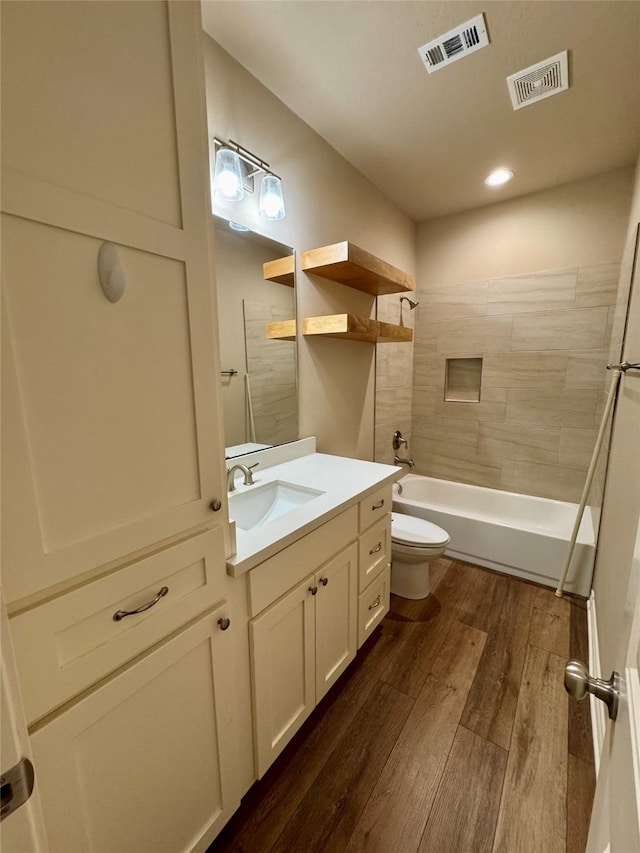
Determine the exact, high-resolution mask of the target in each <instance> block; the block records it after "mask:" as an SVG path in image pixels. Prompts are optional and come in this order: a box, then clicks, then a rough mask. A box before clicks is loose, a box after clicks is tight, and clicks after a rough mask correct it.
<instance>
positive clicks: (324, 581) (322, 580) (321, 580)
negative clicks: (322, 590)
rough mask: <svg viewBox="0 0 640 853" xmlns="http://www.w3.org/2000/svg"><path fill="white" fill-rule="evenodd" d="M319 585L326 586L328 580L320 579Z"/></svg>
mask: <svg viewBox="0 0 640 853" xmlns="http://www.w3.org/2000/svg"><path fill="white" fill-rule="evenodd" d="M320 583H321V584H322V586H326V585H327V584H328V583H329V578H320Z"/></svg>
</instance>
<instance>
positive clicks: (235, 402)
mask: <svg viewBox="0 0 640 853" xmlns="http://www.w3.org/2000/svg"><path fill="white" fill-rule="evenodd" d="M214 222H215V229H216V233H215V253H214V258H215V271H216V289H217V294H218V321H219V327H220V328H219V333H220V361H221V370H222V375H221V377H220V380H221V385H222V394H221V399H222V407H223V414H224V430H225V448H226V457H227V459H230V458H232V457H234V456H240V455H242V454H244V453H250V452H252V451H254V450H261V449H263V448H264V447H272V446H273V445H275V444H284V443H286V442H288V441H295V440H296V439H297V438H298V388H297V384H298V383H297V369H296V343H295V337H294V335H292V334H291V332H293V333H294V334H295V316H296V303H295V287H294V272H293V271H294V267H295V264H294V251H293V249H292V248H291V247H290V246H285V245H283V244H282V243H277V242H276V241H275V240H272V239H270V238H268V237H265V236H263V235H261V234H256V233H255V232H253V231H249V230H242V231H239V230H234V227H233V226H232V224H231V223H230V222H228V221H227V220H225V219H223V218H222V217H220V216H214ZM265 265H266V268H265ZM265 276H268V277H269V278H265ZM287 321H293V327H292V328H291V329H287V328H286V327H284V328H283V327H282V326H277V327H274V324H281V323H286V322H287ZM268 334H271V335H274V334H277V335H279V336H280V337H278V338H273V337H268ZM282 337H287V338H288V339H286V340H283V339H282Z"/></svg>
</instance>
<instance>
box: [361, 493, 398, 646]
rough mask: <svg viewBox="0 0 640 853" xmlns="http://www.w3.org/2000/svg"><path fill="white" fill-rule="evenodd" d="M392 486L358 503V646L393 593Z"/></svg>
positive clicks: (386, 609)
mask: <svg viewBox="0 0 640 853" xmlns="http://www.w3.org/2000/svg"><path fill="white" fill-rule="evenodd" d="M391 503H392V493H391V486H390V485H386V486H382V487H381V488H380V489H378V490H377V491H376V492H374V493H373V494H371V495H367V497H366V498H363V500H361V501H360V503H359V505H358V523H359V529H360V536H359V538H358V551H359V553H358V566H359V569H358V593H359V595H358V648H360V646H361V645H362V644H363V643H364V641H365V640H366V639H367V637H369V636H370V635H371V633H372V632H373V630H374V629H375V628H376V627H377V626H378V625H379V624H380V623H381V622H382V620H383V618H384V617H385V615H386V614H387V613H388V612H389V603H390V596H391V590H390V587H391Z"/></svg>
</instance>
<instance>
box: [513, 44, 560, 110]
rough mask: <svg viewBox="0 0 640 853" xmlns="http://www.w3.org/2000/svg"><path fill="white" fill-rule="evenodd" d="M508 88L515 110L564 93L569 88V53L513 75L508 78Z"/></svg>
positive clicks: (545, 60) (558, 55) (553, 57)
mask: <svg viewBox="0 0 640 853" xmlns="http://www.w3.org/2000/svg"><path fill="white" fill-rule="evenodd" d="M507 86H508V87H509V95H510V96H511V103H512V104H513V108H514V110H520V109H522V107H527V106H529V104H533V103H535V102H536V101H542V100H543V99H544V98H550V97H551V95H555V94H557V93H558V92H564V90H565V89H568V88H569V64H568V61H567V51H566V50H565V51H564V52H563V53H558V54H556V56H552V57H550V58H549V59H544V60H543V61H542V62H538V63H536V64H535V65H532V66H531V67H530V68H525V69H524V70H523V71H517V72H516V73H515V74H511V75H510V76H509V77H507Z"/></svg>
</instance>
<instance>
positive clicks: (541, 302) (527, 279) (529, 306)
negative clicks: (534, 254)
mask: <svg viewBox="0 0 640 853" xmlns="http://www.w3.org/2000/svg"><path fill="white" fill-rule="evenodd" d="M576 278H577V270H564V271H562V272H551V273H538V274H535V275H523V276H516V277H514V278H499V279H495V280H493V281H490V282H489V295H488V299H487V314H521V313H524V312H529V311H547V310H552V309H556V308H560V309H561V308H573V307H574V301H575V294H576Z"/></svg>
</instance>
